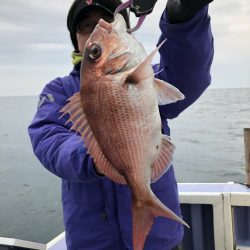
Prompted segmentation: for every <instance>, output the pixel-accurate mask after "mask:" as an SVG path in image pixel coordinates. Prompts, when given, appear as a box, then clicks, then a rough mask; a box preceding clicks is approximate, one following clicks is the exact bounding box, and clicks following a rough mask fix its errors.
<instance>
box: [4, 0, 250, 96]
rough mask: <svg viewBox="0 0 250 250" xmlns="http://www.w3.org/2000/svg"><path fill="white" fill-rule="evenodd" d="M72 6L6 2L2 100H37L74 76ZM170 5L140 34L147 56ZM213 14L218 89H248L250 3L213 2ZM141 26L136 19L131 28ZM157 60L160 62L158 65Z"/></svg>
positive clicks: (41, 0) (58, 1) (46, 0)
mask: <svg viewBox="0 0 250 250" xmlns="http://www.w3.org/2000/svg"><path fill="white" fill-rule="evenodd" d="M72 2H73V1H71V0H66V1H62V0H53V1H51V0H36V1H34V0H22V1H18V0H1V8H0V54H1V57H0V82H1V86H3V88H2V89H1V95H9V94H10V93H12V94H15V95H18V94H21V95H23V94H25V93H27V94H31V93H34V94H37V93H39V91H40V90H41V86H42V84H44V83H45V82H48V81H49V80H51V79H53V78H55V77H56V76H60V75H65V74H67V73H68V72H69V71H71V69H72V65H71V58H70V54H71V52H72V45H71V42H70V39H69V33H68V31H67V27H66V17H67V12H68V9H69V7H70V5H71V4H72ZM165 4H166V1H158V2H157V4H156V7H155V9H154V11H153V13H151V14H150V15H149V16H148V17H147V18H146V21H145V22H144V24H143V26H142V28H141V29H140V30H139V31H138V32H137V33H136V37H137V39H138V40H139V41H141V42H142V43H143V45H144V47H145V48H146V50H147V52H148V53H149V52H151V51H152V50H153V49H154V48H155V45H156V43H157V41H158V38H159V35H160V29H159V27H158V22H159V19H160V16H161V14H162V11H163V10H164V8H165ZM209 13H210V15H211V20H212V29H213V33H214V38H215V60H214V63H213V79H214V80H213V81H214V85H215V86H219V87H227V86H229V85H228V82H230V79H234V81H232V82H231V83H230V86H231V85H232V86H236V87H237V86H241V83H244V86H245V85H246V83H247V82H248V83H249V81H248V80H249V73H248V72H249V67H247V66H246V65H248V61H249V57H250V48H249V44H250V25H249V23H250V2H249V0H241V1H236V2H235V1H234V0H227V1H213V2H212V3H211V4H210V10H209ZM132 15H133V14H132V13H131V16H132ZM136 21H137V19H135V18H133V19H132V24H135V23H136ZM158 59H159V57H156V58H155V59H154V62H156V61H157V60H158ZM13 72H14V73H13ZM236 76H237V77H238V79H239V80H238V82H237V81H236ZM34 82H37V83H38V82H39V84H34ZM236 82H237V83H236ZM242 86H243V85H242ZM36 87H37V88H36ZM11 88H12V89H11Z"/></svg>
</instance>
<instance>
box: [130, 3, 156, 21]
mask: <svg viewBox="0 0 250 250" xmlns="http://www.w3.org/2000/svg"><path fill="white" fill-rule="evenodd" d="M156 2H157V0H132V1H131V6H130V10H131V11H132V12H134V13H135V15H136V16H137V17H139V16H142V15H148V14H150V13H151V12H152V11H153V9H154V7H155V4H156Z"/></svg>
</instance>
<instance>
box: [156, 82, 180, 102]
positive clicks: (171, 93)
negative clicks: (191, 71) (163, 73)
mask: <svg viewBox="0 0 250 250" xmlns="http://www.w3.org/2000/svg"><path fill="white" fill-rule="evenodd" d="M154 87H155V91H156V94H157V98H158V104H159V105H165V104H169V103H174V102H177V101H179V100H183V99H184V98H185V96H184V95H183V94H182V93H181V92H180V91H179V90H178V89H177V88H176V87H174V86H173V85H171V84H169V83H167V82H165V81H163V80H160V79H156V78H155V82H154Z"/></svg>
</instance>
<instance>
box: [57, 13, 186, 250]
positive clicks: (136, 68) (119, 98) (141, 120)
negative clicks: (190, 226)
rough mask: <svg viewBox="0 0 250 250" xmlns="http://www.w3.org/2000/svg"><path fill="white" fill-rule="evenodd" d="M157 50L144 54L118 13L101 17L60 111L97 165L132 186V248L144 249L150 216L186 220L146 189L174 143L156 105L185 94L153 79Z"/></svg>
mask: <svg viewBox="0 0 250 250" xmlns="http://www.w3.org/2000/svg"><path fill="white" fill-rule="evenodd" d="M156 51H157V49H156V50H155V51H154V52H152V53H151V54H150V55H149V56H147V55H146V52H145V50H144V48H143V47H142V45H141V44H140V43H139V42H138V41H137V40H136V39H135V38H134V37H133V36H132V35H130V34H128V33H127V31H126V24H125V21H124V19H123V17H122V16H121V15H120V14H118V15H117V16H116V18H115V21H114V22H113V23H112V24H110V23H107V22H105V21H104V20H100V21H99V24H98V25H97V27H96V28H95V30H94V31H93V33H92V35H91V37H90V38H89V40H88V41H87V43H86V45H85V50H84V55H83V56H84V57H83V61H82V67H81V90H80V93H77V94H75V95H74V96H73V97H72V98H71V99H70V102H69V103H68V104H67V105H66V106H65V107H64V108H63V109H62V110H61V112H64V113H70V119H69V120H70V121H72V122H73V126H72V129H74V130H76V131H78V132H79V133H80V134H81V136H82V138H83V140H84V143H85V146H86V147H87V148H88V151H89V153H90V154H91V156H92V157H93V160H94V162H95V165H96V168H97V170H99V171H100V172H101V173H103V174H105V175H106V176H107V177H108V178H110V179H111V180H113V181H114V182H117V183H122V184H128V185H129V187H130V188H131V193H132V221H133V247H134V250H142V249H143V247H144V243H145V240H146V237H147V235H148V233H149V231H150V228H151V226H152V224H153V218H154V217H157V216H165V217H168V218H171V219H174V220H177V221H179V222H180V223H183V224H185V225H187V224H186V223H185V222H184V221H183V220H182V219H181V218H179V217H178V216H177V215H176V214H174V213H173V212H172V211H171V210H170V209H168V208H167V207H166V206H165V205H164V204H163V203H162V202H161V201H160V200H159V199H158V198H157V197H156V196H155V195H154V193H153V192H152V190H151V188H150V183H151V182H155V181H157V180H158V179H159V178H160V177H161V176H162V175H163V174H164V173H165V172H166V171H167V169H168V167H169V166H170V164H171V162H172V156H173V151H174V148H175V147H174V145H173V144H172V142H171V141H170V139H169V137H167V136H166V135H163V134H162V133H161V118H160V114H159V109H158V104H160V105H162V104H168V103H172V102H176V101H178V100H181V99H183V98H184V96H183V94H182V93H181V92H180V91H179V90H177V89H176V88H175V87H173V86H171V85H170V84H168V83H166V82H163V81H161V80H157V79H155V78H154V73H153V70H152V67H151V60H152V57H153V56H154V54H155V52H156Z"/></svg>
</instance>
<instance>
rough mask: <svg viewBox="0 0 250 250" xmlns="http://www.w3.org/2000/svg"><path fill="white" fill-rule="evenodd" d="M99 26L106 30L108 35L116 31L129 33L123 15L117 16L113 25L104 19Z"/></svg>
mask: <svg viewBox="0 0 250 250" xmlns="http://www.w3.org/2000/svg"><path fill="white" fill-rule="evenodd" d="M98 26H99V27H101V28H103V29H104V30H106V31H107V32H108V33H110V32H112V31H113V30H116V31H117V32H119V33H121V32H126V33H127V25H126V22H125V20H124V18H123V16H122V15H121V14H117V15H116V16H115V19H114V21H113V22H112V23H109V22H107V21H105V20H103V19H100V20H99V22H98Z"/></svg>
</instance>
